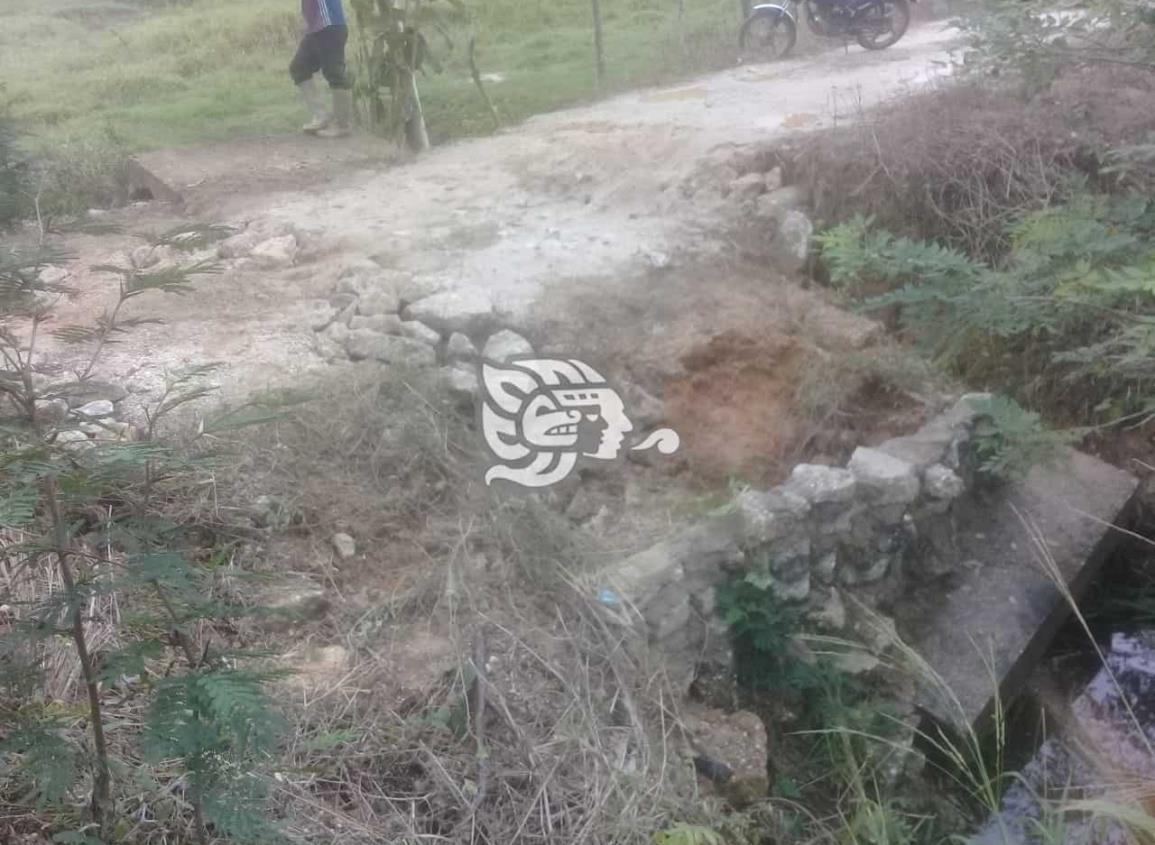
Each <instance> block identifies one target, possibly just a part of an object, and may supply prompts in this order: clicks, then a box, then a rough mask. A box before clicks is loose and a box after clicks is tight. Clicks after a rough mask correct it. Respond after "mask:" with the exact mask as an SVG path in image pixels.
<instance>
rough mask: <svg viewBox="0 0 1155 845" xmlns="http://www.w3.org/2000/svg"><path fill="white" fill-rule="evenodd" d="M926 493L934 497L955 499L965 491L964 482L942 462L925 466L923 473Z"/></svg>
mask: <svg viewBox="0 0 1155 845" xmlns="http://www.w3.org/2000/svg"><path fill="white" fill-rule="evenodd" d="M923 480H924V481H925V482H926V492H927V495H929V496H931V497H933V498H935V499H957V498H958V497H959V496H961V495H962V494H963V493H964V492H965V491H966V484H964V483H963V480H962V479H961V478H959V477H958V476H957V475H956V474H955V473H954V472H952V471H951V470H950V469H948V468H947V467H944V466H943V465H942V464H935V465H934V466H932V467H927V470H926V473H925V474H924V475H923Z"/></svg>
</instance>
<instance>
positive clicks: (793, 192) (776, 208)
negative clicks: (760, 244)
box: [754, 185, 804, 225]
mask: <svg viewBox="0 0 1155 845" xmlns="http://www.w3.org/2000/svg"><path fill="white" fill-rule="evenodd" d="M803 205H804V200H803V196H802V191H801V190H799V189H798V188H796V187H794V186H793V185H791V186H789V187H786V188H779V189H778V190H776V191H772V192H771V193H769V194H763V195H762V196H760V197H758V198H757V199H756V200H755V203H754V215H755V217H757V218H758V219H760V220H764V221H766V222H767V223H771V224H774V225H779V224H781V223H782V221H783V220H785V218H786V215H787V214H789V213H790V212H791V211H800V210H801V209H802V207H803Z"/></svg>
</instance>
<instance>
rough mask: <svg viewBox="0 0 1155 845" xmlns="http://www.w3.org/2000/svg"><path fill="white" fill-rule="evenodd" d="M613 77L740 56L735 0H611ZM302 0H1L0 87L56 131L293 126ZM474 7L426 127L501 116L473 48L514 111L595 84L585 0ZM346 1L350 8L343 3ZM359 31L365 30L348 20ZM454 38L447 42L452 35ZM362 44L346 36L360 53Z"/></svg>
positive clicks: (139, 139)
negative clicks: (478, 77)
mask: <svg viewBox="0 0 1155 845" xmlns="http://www.w3.org/2000/svg"><path fill="white" fill-rule="evenodd" d="M602 6H603V14H604V17H605V30H606V57H607V66H608V75H607V76H608V78H607V79H606V85H605V89H606V90H607V91H614V90H622V89H625V88H630V87H636V86H639V85H647V84H652V83H656V82H660V81H664V80H669V79H673V78H676V77H678V76H684V75H688V74H690V73H693V72H695V71H699V70H706V69H710V68H715V67H720V66H724V65H726V64H729V63H732V62H733V60H734V59H735V43H736V33H737V29H738V25H739V20H738V2H737V0H686V6H687V10H686V18H685V21H684V31H685V43H686V49H685V50H683V49H682V46H681V45H682V37H681V34H680V31H679V25H678V21H677V12H676V10H677V4H676V3H675V2H674V0H602ZM297 8H298V6H297V2H296V0H243V2H236V0H167V2H166V0H132V2H125V0H121V2H113V0H106V2H98V3H93V2H82V0H36V3H35V4H33V8H32V10H31V11H30V10H29V4H28V3H27V0H0V19H2V20H3V21H4V26H3V28H2V29H0V80H3V88H2V89H0V101H7V102H8V104H9V105H10V108H11V110H12V111H13V113H14V115H15V116H16V117H17V118H18V119H20V120H21V121H22V122H23V123H24V125H25V126H26V127H27V128H28V130H29V131H30V132H31V133H33V134H34V135H36V136H39V137H41V138H43V139H44V140H46V141H47V142H49V143H52V142H55V141H59V140H61V139H64V138H71V137H77V136H86V135H90V134H92V133H94V132H97V131H103V130H105V129H106V128H111V129H112V131H113V132H115V133H116V134H117V135H118V136H119V137H121V138H123V139H124V140H125V141H126V142H127V144H128V145H129V146H130V147H131V148H133V149H149V148H157V147H166V146H173V145H179V144H187V143H195V142H198V141H208V140H224V139H229V138H235V137H242V136H246V135H261V134H268V133H279V132H288V131H293V130H294V129H295V127H296V126H297V125H298V123H299V121H300V120H301V118H302V113H301V108H300V106H299V105H298V103H297V100H296V92H295V91H294V89H293V86H292V84H291V83H290V81H289V79H288V72H287V66H288V63H289V60H290V58H291V57H292V54H293V51H294V49H295V46H296V42H297V38H298V36H299V20H298V18H299V14H298V11H297ZM469 9H470V15H471V16H472V20H466V19H463V18H459V19H457V20H453V21H450V23H449V26H448V28H447V33H448V36H449V39H446V38H444V37H443V36H442V35H441V34H438V33H431V34H430V36H429V37H430V41H431V43H432V45H433V50H434V53H435V54H436V55H437V57H438V58H439V59H440V60H441V62H442V64H443V66H444V67H443V72H442V73H440V74H432V73H431V74H430V75H429V76H427V77H426V78H425V79H423V80H422V84H421V87H422V96H423V101H424V103H425V106H426V109H427V118H428V123H429V130H430V133H431V136H432V137H433V139H434V140H435V141H445V140H448V139H451V138H455V137H461V136H463V135H471V134H478V133H482V132H486V131H488V130H489V129H490V128H491V122H490V118H489V115H488V113H487V111H486V110H485V108H484V105H483V104H482V102H481V100H480V97H479V96H478V94H477V92H476V89H475V88H474V87H473V83H472V81H471V80H470V77H469V72H468V67H467V60H466V55H465V48H466V45H467V43H468V38H469V35H470V34H471V33H476V35H477V39H478V61H479V65H480V67H481V70H482V72H483V73H487V74H500V75H501V77H502V81H500V82H495V83H492V84H490V85H489V91H490V95H491V96H492V98H493V100H494V102H495V104H496V106H497V108H498V109H499V111H500V112H501V114H502V116H503V118H504V119H505V120H506V121H507V122H512V121H517V120H520V119H523V118H525V117H527V116H529V115H532V114H536V113H539V112H543V111H549V110H552V109H556V108H559V107H562V106H566V105H569V104H573V103H576V102H581V101H584V100H588V99H591V98H593V97H595V96H596V95H597V93H598V92H597V91H596V89H595V84H594V72H593V46H592V41H593V38H592V31H591V24H590V12H589V3H588V0H557V2H546V0H474V2H471V3H470V4H469ZM347 11H351V10H347ZM353 37H354V38H355V37H356V33H354V35H353ZM450 42H451V43H450ZM354 52H355V51H354V50H352V49H350V58H352V55H353V53H354Z"/></svg>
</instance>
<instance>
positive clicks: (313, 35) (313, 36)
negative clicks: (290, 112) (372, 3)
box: [289, 0, 353, 138]
mask: <svg viewBox="0 0 1155 845" xmlns="http://www.w3.org/2000/svg"><path fill="white" fill-rule="evenodd" d="M301 14H302V15H303V16H304V18H305V35H304V37H303V38H302V39H301V44H300V46H299V47H298V48H297V55H295V56H294V57H293V61H292V63H291V64H290V65H289V74H290V75H291V76H292V78H293V82H294V83H295V84H296V86H297V88H298V89H299V90H300V92H301V99H303V100H304V101H305V105H306V107H308V109H309V112H310V114H311V115H312V119H311V120H310V121H309V122H308V123H306V124H305V126H304V127H302V128H303V131H304V132H306V133H308V134H310V135H317V136H319V137H322V138H344V137H345V136H347V135H349V134H350V133H351V132H352V131H353V85H352V83H351V82H350V80H349V73H348V70H347V69H346V67H345V44H346V42H348V40H349V27H348V25H347V24H346V22H345V10H344V8H343V7H342V6H341V0H301ZM317 71H320V72H321V74H322V75H323V76H324V77H325V81H326V82H328V83H329V89H330V90H331V91H332V101H333V105H332V109H329V108H327V107H326V103H325V96H324V94H323V93H322V92H321V89H320V88H319V87H318V86H317V81H316V79H315V78H314V77H315V76H316V75H317Z"/></svg>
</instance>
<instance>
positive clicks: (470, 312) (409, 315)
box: [405, 288, 497, 335]
mask: <svg viewBox="0 0 1155 845" xmlns="http://www.w3.org/2000/svg"><path fill="white" fill-rule="evenodd" d="M405 318H406V319H409V320H420V321H421V322H423V323H425V324H426V325H427V326H432V327H433V328H434V329H436V330H437V331H439V332H441V333H442V334H449V333H451V332H462V333H463V334H467V335H476V334H481V333H483V332H485V331H486V330H488V329H490V328H492V326H493V324H494V323H495V322H496V321H497V315H496V313H495V311H494V307H493V299H492V297H491V296H490V294H489V293H488V292H486V291H483V290H477V289H475V288H469V289H465V290H449V291H443V292H441V293H435V294H433V295H432V296H428V297H426V298H425V299H421V300H418V301H417V302H414V303H413V304H412V305H410V306H409V307H408V308H406V309H405Z"/></svg>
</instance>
